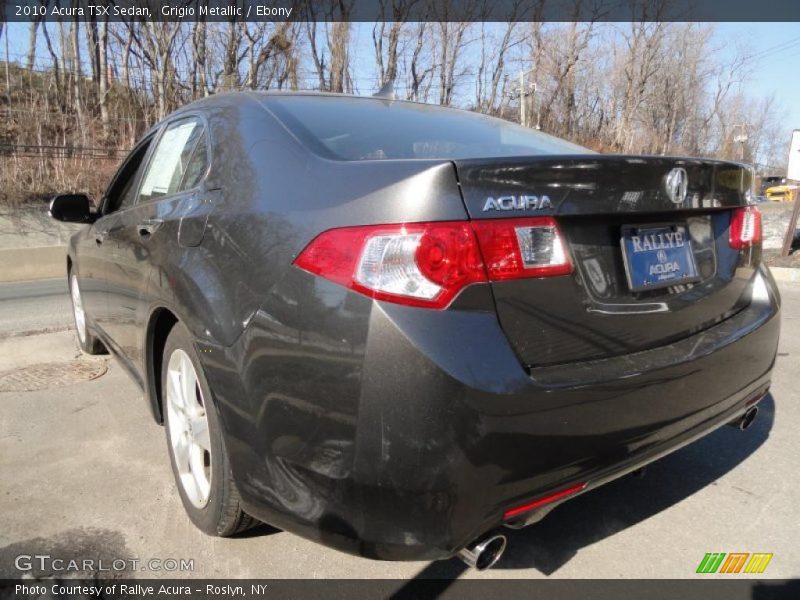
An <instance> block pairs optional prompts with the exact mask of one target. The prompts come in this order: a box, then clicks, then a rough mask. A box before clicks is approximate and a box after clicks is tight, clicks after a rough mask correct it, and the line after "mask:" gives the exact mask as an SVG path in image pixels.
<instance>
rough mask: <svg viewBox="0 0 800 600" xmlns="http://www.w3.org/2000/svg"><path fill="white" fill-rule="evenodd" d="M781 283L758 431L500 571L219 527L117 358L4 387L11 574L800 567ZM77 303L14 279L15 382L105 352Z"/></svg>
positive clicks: (789, 353) (706, 453) (4, 493)
mask: <svg viewBox="0 0 800 600" xmlns="http://www.w3.org/2000/svg"><path fill="white" fill-rule="evenodd" d="M781 291H782V295H783V301H784V304H783V333H782V337H781V343H780V350H779V354H778V358H777V362H776V367H775V372H774V375H773V387H772V393H771V395H770V396H769V397H768V398H767V399H765V400H764V401H763V402H762V404H761V408H762V410H761V413H760V415H759V418H758V419H757V420H756V422H755V424H754V425H753V426H752V427H751V428H750V429H749V430H748V431H746V432H740V431H738V430H735V429H733V428H729V427H724V428H722V429H720V430H718V431H716V432H714V433H712V434H711V435H709V436H707V437H705V438H704V439H702V440H700V441H698V442H696V443H694V444H692V445H690V446H688V447H686V448H684V449H682V450H680V451H678V452H676V453H674V454H672V455H670V456H668V457H665V458H663V459H662V460H660V461H658V462H657V463H654V464H653V465H651V466H650V467H649V469H648V471H647V474H646V476H645V477H644V478H643V479H638V478H634V477H630V476H629V477H626V478H623V479H620V480H618V481H615V482H612V483H610V484H608V485H606V486H604V487H603V488H600V489H598V490H594V491H592V492H589V493H587V494H584V495H583V496H581V497H579V498H577V499H575V500H573V501H570V502H567V503H566V504H564V505H562V506H560V507H558V508H557V509H556V510H554V511H553V512H552V513H551V514H550V515H549V516H548V517H546V518H545V520H544V521H542V522H541V523H540V524H537V525H535V526H533V527H530V528H528V529H525V530H522V531H514V532H509V548H508V550H507V552H506V554H505V555H504V557H503V558H502V559H501V561H500V562H499V563H498V565H497V566H496V567H495V568H494V569H492V570H490V571H486V572H477V571H472V570H468V569H466V567H465V566H464V565H463V564H462V563H461V562H460V561H458V560H456V559H453V560H448V561H439V562H434V563H423V562H408V563H392V562H376V561H369V560H366V559H361V558H358V557H354V556H349V555H346V554H342V553H339V552H337V551H334V550H330V549H328V548H325V547H322V546H319V545H317V544H314V543H312V542H309V541H306V540H304V539H302V538H300V537H297V536H295V535H292V534H289V533H285V532H280V531H277V530H274V529H272V528H270V527H268V526H262V527H259V528H257V529H255V530H252V531H250V532H248V533H246V534H244V535H242V536H239V537H237V538H233V539H218V538H212V537H208V536H206V535H204V534H203V533H201V532H199V531H198V530H197V529H195V528H194V527H193V526H192V524H191V523H190V522H189V520H188V518H187V517H186V516H185V514H184V512H183V510H182V507H181V504H180V501H179V499H178V495H177V492H176V490H175V487H174V483H173V480H172V474H171V471H170V467H169V460H168V457H167V452H166V442H165V439H164V431H163V429H162V428H161V427H159V426H157V425H155V424H154V423H153V422H152V421H151V418H150V416H149V414H148V409H147V407H146V405H145V403H144V399H143V397H142V394H141V392H140V391H139V390H138V389H137V387H136V386H135V385H134V384H133V383H132V382H131V381H130V380H129V379H128V377H127V376H126V374H125V373H124V372H123V370H122V369H121V368H120V367H119V366H118V365H117V364H116V363H115V362H114V360H113V359H105V360H107V361H108V371H107V372H106V373H105V375H103V376H101V377H99V378H97V379H94V380H91V381H83V382H80V383H72V384H69V385H58V384H56V385H53V386H51V387H48V388H46V389H41V390H38V391H26V392H13V391H7V392H0V577H2V576H19V575H21V574H23V571H20V570H19V569H18V568H17V567H20V568H23V569H24V568H26V560H25V559H24V558H23V559H21V563H20V559H19V558H18V557H20V556H30V555H36V554H47V555H50V556H51V557H63V558H67V559H69V558H74V559H78V560H81V559H86V558H90V559H93V560H95V561H104V563H103V564H104V565H106V566H107V567H108V566H109V565H111V564H112V561H114V560H122V561H124V564H125V565H126V566H125V567H124V568H122V567H121V568H120V571H119V572H115V573H114V574H115V575H133V576H137V577H158V576H174V575H188V576H195V577H258V578H270V577H279V578H322V577H343V578H352V577H356V578H403V579H411V578H425V577H444V578H453V577H477V578H512V577H514V578H539V577H559V578H561V577H564V578H619V577H625V578H691V577H704V578H709V577H742V575H729V576H728V575H697V574H695V571H696V569H697V567H698V565H699V563H700V561H701V560H702V559H703V557H704V555H705V554H706V553H708V552H726V553H730V552H748V553H754V552H767V553H773V558H772V560H771V562H770V563H769V565H768V568H767V569H766V571H765V572H764V573H763V574H762V575H761V576H762V577H780V578H793V577H799V576H800V544H798V543H797V536H798V531H800V503H799V502H798V498H800V478H798V477H797V473H798V467H800V450H798V442H797V423H798V422H800V385H798V377H800V368H799V367H800V285H798V284H788V283H787V284H781ZM69 306H70V305H69V298H68V296H67V295H66V285H65V283H64V282H63V281H51V282H36V283H15V284H2V285H0V388H1V387H2V381H3V374H4V373H8V372H10V371H15V370H17V369H20V368H23V367H26V366H29V365H33V364H41V363H59V364H62V363H63V364H66V363H69V364H70V365H74V364H76V363H80V362H81V361H86V360H96V359H88V358H81V357H80V355H79V353H78V351H77V348H76V346H75V344H74V341H73V337H72V336H73V335H74V331H73V330H71V325H72V317H71V314H70V308H69ZM101 360H102V359H101ZM168 559H175V561H178V562H177V565H178V566H177V567H176V568H178V570H177V571H175V570H173V567H175V566H176V564H175V563H172V562H169V560H168ZM181 559H183V561H184V565H183V566H184V568H185V569H186V570H183V571H181V570H180V562H179V561H180V560H181ZM153 560H155V561H156V562H152V561H153ZM186 561H191V565H189V563H187V562H186ZM15 562H16V563H19V564H18V565H17V566H15ZM97 564H99V563H95V565H97ZM122 564H123V563H120V562H118V563H117V565H118V566H120V565H122ZM33 566H34V567H35V569H34V571H33V572H32V574H47V573H50V574H53V573H54V571H53V570H52V565H51V566H50V567H48V566H47V565H45V566H43V567H39V566H36V565H33ZM37 569H38V570H37ZM42 569H43V570H42ZM48 569H50V570H49V571H48ZM56 574H58V573H56Z"/></svg>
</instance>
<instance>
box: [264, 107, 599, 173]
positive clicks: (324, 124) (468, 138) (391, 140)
mask: <svg viewBox="0 0 800 600" xmlns="http://www.w3.org/2000/svg"><path fill="white" fill-rule="evenodd" d="M266 105H267V106H268V107H269V108H270V109H271V110H272V111H273V113H274V114H275V115H276V116H277V117H278V118H279V119H281V121H283V123H284V124H285V125H286V126H287V127H288V128H289V129H290V130H291V131H292V132H293V133H294V134H295V135H296V136H297V137H299V138H300V139H301V140H302V141H303V142H304V143H305V144H306V145H308V146H309V147H311V149H312V150H314V151H315V152H317V153H318V154H321V155H323V156H326V157H328V158H333V159H338V160H369V159H378V160H380V159H397V158H441V159H458V158H486V157H492V156H531V155H543V154H587V153H592V152H591V151H590V150H588V149H586V148H584V147H582V146H578V145H577V144H573V143H571V142H567V141H565V140H562V139H559V138H557V137H553V136H551V135H548V134H546V133H542V132H540V131H536V130H534V129H528V128H527V127H522V126H520V125H515V124H513V123H510V122H508V121H503V120H502V119H495V118H492V117H487V116H485V115H481V114H478V113H473V112H468V111H463V110H454V109H447V108H441V107H438V106H430V105H424V104H413V103H410V102H388V101H381V100H374V99H370V98H331V97H321V98H320V97H314V96H293V97H285V98H281V97H272V98H270V99H269V101H268V102H267V103H266Z"/></svg>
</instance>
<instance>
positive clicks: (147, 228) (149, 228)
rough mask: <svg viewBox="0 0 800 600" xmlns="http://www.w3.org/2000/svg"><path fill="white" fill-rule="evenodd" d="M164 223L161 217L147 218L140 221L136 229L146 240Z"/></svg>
mask: <svg viewBox="0 0 800 600" xmlns="http://www.w3.org/2000/svg"><path fill="white" fill-rule="evenodd" d="M162 223H163V221H162V220H161V219H147V220H146V221H142V222H141V223H139V226H138V227H137V228H136V230H137V231H138V233H139V237H140V238H142V239H145V240H146V239H148V238H149V237H150V236H151V235H153V234H154V233H155V232H156V230H157V229H158V228H159V227H160V226H161V224H162Z"/></svg>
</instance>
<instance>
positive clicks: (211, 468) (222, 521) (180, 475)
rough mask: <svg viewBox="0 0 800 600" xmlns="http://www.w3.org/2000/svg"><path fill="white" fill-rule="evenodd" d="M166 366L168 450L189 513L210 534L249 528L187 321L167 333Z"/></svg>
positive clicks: (163, 381)
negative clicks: (185, 324)
mask: <svg viewBox="0 0 800 600" xmlns="http://www.w3.org/2000/svg"><path fill="white" fill-rule="evenodd" d="M187 361H188V362H187ZM161 364H162V368H161V391H162V393H161V397H162V399H163V412H164V425H165V427H164V429H165V431H166V438H167V451H168V452H169V458H170V464H171V465H172V473H173V475H174V477H175V483H176V485H177V487H178V493H179V494H180V497H181V501H182V502H183V507H184V508H185V509H186V513H187V514H188V515H189V518H190V519H191V520H192V522H193V523H194V524H195V525H196V526H197V528H198V529H200V530H201V531H203V532H205V533H207V534H209V535H214V536H221V537H227V536H231V535H234V534H236V533H239V532H241V531H244V530H246V529H249V528H250V527H252V526H254V525H256V524H257V523H258V521H256V520H255V519H253V518H252V517H250V516H249V515H248V514H247V513H245V512H244V511H243V510H242V508H241V500H240V497H239V491H238V490H237V489H236V485H235V484H234V481H233V475H232V473H231V467H230V462H229V460H228V453H227V451H226V449H225V444H224V442H223V439H222V435H221V431H220V423H219V418H218V416H217V411H216V410H215V408H214V404H213V400H212V398H213V394H212V393H211V389H210V388H209V386H208V382H207V381H206V378H205V375H204V374H203V370H202V367H201V365H200V361H199V359H198V357H197V353H196V352H195V350H194V344H193V343H192V338H191V334H190V333H189V331H188V330H187V329H186V327H185V326H184V325H183V324H181V323H176V324H175V326H174V327H173V328H172V330H171V331H170V333H169V335H168V336H167V341H166V344H165V346H164V356H163V360H162V362H161ZM192 380H193V381H192ZM192 392H193V394H192ZM198 392H199V393H198ZM192 395H193V396H194V397H193V398H192ZM186 398H188V399H189V401H188V402H187V401H186Z"/></svg>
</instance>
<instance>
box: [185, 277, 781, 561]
mask: <svg viewBox="0 0 800 600" xmlns="http://www.w3.org/2000/svg"><path fill="white" fill-rule="evenodd" d="M753 281H754V284H753V298H752V301H751V303H750V304H749V306H748V307H747V308H745V309H744V310H742V311H741V312H739V313H738V314H736V315H734V316H733V317H731V318H729V319H727V320H725V321H723V322H721V323H719V324H718V325H716V326H714V327H712V328H710V329H706V330H704V331H702V332H700V333H698V334H696V335H694V336H692V337H690V338H686V339H684V340H681V341H679V342H677V343H674V344H670V345H667V346H662V347H659V348H655V349H652V350H648V351H644V352H638V353H635V354H629V355H626V356H621V357H616V358H611V359H605V360H601V361H591V362H586V363H579V364H570V365H565V366H561V367H546V368H542V369H532V370H530V371H526V370H525V369H524V368H523V367H522V366H521V364H520V362H519V360H518V359H517V358H516V356H515V355H514V354H513V351H512V350H511V348H510V347H509V345H508V342H507V341H506V339H505V336H504V335H503V332H502V331H501V330H500V327H499V326H498V324H497V320H496V317H495V316H494V315H493V314H491V313H488V312H485V311H481V310H475V311H470V310H456V311H451V310H447V311H429V310H425V309H414V308H407V307H401V306H397V305H385V304H379V303H374V304H373V303H371V302H370V304H369V309H368V312H367V313H364V314H365V315H368V316H366V317H365V318H368V324H365V325H366V328H365V329H364V337H363V345H361V344H358V343H351V344H350V348H349V351H348V350H347V349H346V348H344V347H341V346H337V347H333V346H330V344H333V342H332V341H330V343H329V344H328V346H326V345H325V344H324V343H323V342H322V341H321V340H319V339H315V340H314V341H313V343H311V341H309V340H308V339H306V341H305V342H303V341H302V338H303V336H302V335H299V336H298V338H299V341H297V340H296V341H292V340H291V335H287V334H286V331H287V330H286V329H285V328H283V329H279V328H278V327H277V325H276V323H275V319H274V317H271V316H270V317H267V316H266V314H260V315H257V316H256V318H255V319H254V320H253V322H251V323H250V324H249V326H248V327H247V329H246V331H245V334H244V335H243V336H242V339H240V340H239V341H238V342H237V343H236V344H235V345H234V346H233V347H232V348H229V349H226V350H224V351H223V352H222V356H219V357H217V358H214V353H213V352H205V353H201V356H203V360H204V361H205V363H206V364H205V367H206V370H207V375H208V378H209V381H210V383H211V385H212V388H213V389H214V390H215V395H217V396H218V397H217V404H218V407H219V410H220V413H221V417H222V422H223V427H224V429H225V440H226V444H227V447H228V450H229V454H230V455H231V464H232V467H233V471H234V475H235V478H236V482H237V486H238V488H239V491H240V493H241V495H242V499H243V502H244V505H245V508H246V510H247V511H248V512H250V513H251V514H252V515H253V516H255V517H257V518H260V519H262V520H264V521H266V522H268V523H271V524H273V525H275V526H277V527H280V528H282V529H286V530H289V531H293V532H295V533H298V534H300V535H303V536H305V537H308V538H311V539H314V540H316V541H319V542H322V543H324V544H327V545H329V546H332V547H336V548H339V549H341V550H344V551H347V552H351V553H355V554H359V555H363V556H367V557H371V558H378V559H387V560H411V559H436V558H444V557H447V556H451V555H453V554H454V553H455V552H456V551H458V550H459V549H460V548H462V547H464V546H465V545H466V544H468V543H469V542H471V541H472V540H473V539H475V538H477V537H479V536H481V535H482V534H484V533H486V532H488V531H490V530H492V529H494V528H496V527H498V526H502V525H504V524H510V525H514V526H522V525H525V524H528V523H530V522H533V521H535V520H538V519H539V518H541V517H542V516H543V514H544V513H545V512H547V511H549V510H550V509H552V507H553V506H554V505H555V504H553V505H548V506H547V507H544V508H542V509H539V510H538V512H531V513H525V514H523V515H520V516H519V517H516V518H515V519H514V520H513V522H511V523H508V522H506V521H504V518H503V513H504V511H506V510H507V509H509V508H511V507H515V506H518V505H521V504H525V503H527V502H529V501H531V500H533V499H536V498H538V497H540V496H543V495H546V494H549V493H551V492H554V491H558V490H561V489H564V488H567V487H569V486H572V485H575V484H578V483H586V484H587V485H586V490H590V489H592V488H594V487H596V486H599V485H601V484H603V483H605V482H607V481H610V480H612V479H614V478H616V477H619V476H621V475H624V474H625V473H627V472H630V471H632V470H635V469H637V468H639V467H641V466H642V465H644V464H646V463H648V462H651V461H653V460H656V459H657V458H659V457H661V456H663V455H665V454H667V453H669V452H672V451H674V450H676V449H678V448H680V447H681V446H683V445H685V444H688V443H690V442H691V441H693V440H695V439H697V438H699V437H701V436H703V435H705V434H707V433H709V432H710V431H712V430H714V429H716V428H717V427H719V426H721V425H723V424H725V423H727V422H729V421H732V420H734V419H735V418H737V417H738V416H739V415H741V414H742V413H743V412H744V411H745V409H746V407H747V406H748V405H749V403H751V402H753V401H754V400H756V399H759V398H760V397H761V396H763V395H764V394H765V393H766V391H767V390H768V388H769V383H770V372H771V369H772V365H773V361H774V358H775V354H776V350H777V343H778V336H779V328H780V323H779V312H780V299H779V296H778V293H777V289H776V287H775V284H774V281H773V280H772V278H771V276H770V275H769V273H768V271H767V270H766V269H765V268H762V269H759V270H758V271H757V272H756V273H755V275H754V280H753ZM356 312H357V311H356ZM357 326H358V324H357V323H356V325H354V327H357ZM278 331H281V332H282V333H280V335H279V334H278ZM331 339H332V338H331ZM331 348H333V350H332V349H331ZM217 390H221V391H219V392H217Z"/></svg>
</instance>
